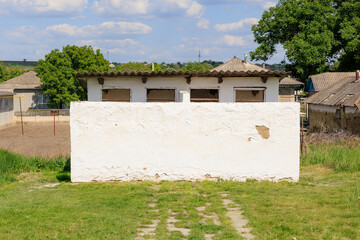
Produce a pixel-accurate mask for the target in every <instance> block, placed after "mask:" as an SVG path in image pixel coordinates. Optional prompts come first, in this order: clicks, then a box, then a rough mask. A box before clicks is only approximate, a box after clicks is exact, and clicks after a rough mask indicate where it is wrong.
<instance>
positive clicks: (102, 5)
mask: <svg viewBox="0 0 360 240" xmlns="http://www.w3.org/2000/svg"><path fill="white" fill-rule="evenodd" d="M148 8H149V1H148V0H133V1H131V0H130V1H129V0H99V1H94V3H93V5H92V6H91V9H92V11H93V12H94V13H95V14H96V15H104V16H117V17H121V16H122V15H134V14H146V13H147V12H148Z"/></svg>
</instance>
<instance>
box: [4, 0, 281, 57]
mask: <svg viewBox="0 0 360 240" xmlns="http://www.w3.org/2000/svg"><path fill="white" fill-rule="evenodd" d="M275 2H276V0H222V1H220V0H218V1H217V0H132V1H130V0H0V22H1V24H0V32H1V34H0V43H1V44H0V59H2V60H22V59H27V60H38V59H41V58H44V56H45V54H47V53H49V52H50V51H51V50H52V49H55V48H59V49H61V48H62V46H65V45H67V44H71V45H73V44H76V45H91V46H93V47H94V48H99V49H100V50H101V52H102V53H103V54H104V56H105V57H106V56H107V52H109V59H110V61H117V62H129V61H147V62H151V61H156V62H163V61H164V62H178V61H180V62H188V61H196V60H197V59H198V57H197V56H198V53H199V50H200V51H201V55H202V57H201V59H202V60H208V59H211V60H214V61H227V60H229V59H231V58H232V57H233V56H238V57H240V58H243V56H244V53H245V52H250V51H253V50H254V49H255V48H256V46H257V45H256V43H254V41H253V34H252V32H251V25H253V24H256V23H257V21H258V20H259V19H260V18H261V15H262V13H263V11H264V10H267V9H268V8H269V7H271V6H274V5H275ZM283 58H284V52H283V50H282V49H280V50H279V51H278V53H277V54H276V55H275V56H274V57H273V58H272V59H271V60H269V61H268V63H278V62H280V61H281V60H282V59H283Z"/></svg>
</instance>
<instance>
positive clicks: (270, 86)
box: [87, 77, 279, 102]
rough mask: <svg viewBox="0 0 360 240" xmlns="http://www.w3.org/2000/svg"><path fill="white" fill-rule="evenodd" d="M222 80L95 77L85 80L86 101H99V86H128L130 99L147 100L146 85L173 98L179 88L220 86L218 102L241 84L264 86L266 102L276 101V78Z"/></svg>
mask: <svg viewBox="0 0 360 240" xmlns="http://www.w3.org/2000/svg"><path fill="white" fill-rule="evenodd" d="M223 80H224V81H223V83H221V84H219V83H218V79H217V78H215V77H209V78H205V77H192V78H191V83H190V84H187V83H186V79H185V78H184V77H167V78H166V77H149V78H148V80H147V82H146V83H145V84H144V83H142V81H141V78H140V77H128V78H125V77H122V78H121V79H120V78H115V77H108V78H105V80H104V85H100V84H99V83H98V81H97V79H96V78H89V79H88V80H87V88H88V100H89V101H95V102H96V101H101V98H102V96H101V95H102V91H101V90H102V89H111V88H125V89H130V101H131V102H146V89H147V88H169V89H175V90H176V91H175V92H176V93H177V94H176V96H175V97H176V101H178V100H179V97H180V96H179V94H178V93H179V92H180V91H190V89H198V88H213V89H219V102H234V101H235V88H243V87H265V88H266V89H265V102H278V96H279V78H275V77H272V78H268V80H267V82H266V83H263V82H262V81H261V78H260V77H231V78H226V77H224V78H223Z"/></svg>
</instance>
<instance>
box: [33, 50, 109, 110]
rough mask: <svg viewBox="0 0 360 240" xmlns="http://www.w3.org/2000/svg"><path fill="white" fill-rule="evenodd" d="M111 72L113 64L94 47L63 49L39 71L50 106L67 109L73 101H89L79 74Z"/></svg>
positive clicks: (40, 65)
mask: <svg viewBox="0 0 360 240" xmlns="http://www.w3.org/2000/svg"><path fill="white" fill-rule="evenodd" d="M108 70H110V67H109V62H108V61H107V60H106V59H105V58H104V56H103V55H102V54H101V53H100V50H96V51H94V50H93V48H92V47H91V46H82V47H78V46H70V45H67V46H65V47H63V49H62V51H60V50H58V49H54V50H52V51H51V52H50V53H49V54H47V55H46V56H45V60H39V63H38V66H37V67H36V68H35V71H36V72H37V73H38V76H39V77H40V79H41V82H42V92H43V93H44V94H45V95H47V96H48V97H49V99H50V103H49V106H50V107H53V108H62V106H63V104H65V105H66V106H67V107H68V106H69V104H70V102H71V101H78V100H85V99H86V92H85V91H84V89H83V87H82V86H81V84H80V82H79V80H78V79H77V78H76V76H75V74H76V73H77V72H104V71H108Z"/></svg>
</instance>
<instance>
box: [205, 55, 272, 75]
mask: <svg viewBox="0 0 360 240" xmlns="http://www.w3.org/2000/svg"><path fill="white" fill-rule="evenodd" d="M210 71H216V72H220V71H224V72H226V71H231V72H233V71H245V72H246V71H266V72H268V71H270V70H269V69H266V68H262V67H259V66H257V65H255V64H252V63H249V62H245V61H243V60H241V59H240V58H237V57H234V58H233V59H231V60H229V61H227V62H226V63H224V64H221V65H220V66H217V67H216V68H213V69H211V70H210Z"/></svg>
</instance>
